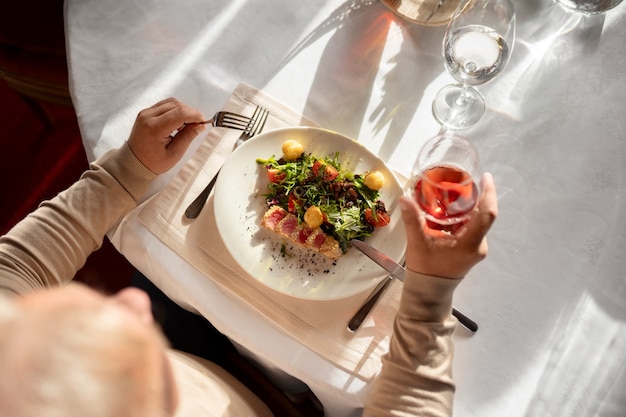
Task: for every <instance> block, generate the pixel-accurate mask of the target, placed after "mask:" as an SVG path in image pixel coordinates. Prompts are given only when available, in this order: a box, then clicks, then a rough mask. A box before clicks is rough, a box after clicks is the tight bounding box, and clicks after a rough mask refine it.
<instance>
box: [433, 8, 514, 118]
mask: <svg viewBox="0 0 626 417" xmlns="http://www.w3.org/2000/svg"><path fill="white" fill-rule="evenodd" d="M514 42H515V6H514V4H513V2H512V1H511V0H465V1H464V2H463V3H461V4H460V5H459V7H458V9H457V11H456V13H455V15H454V17H453V18H452V20H451V21H450V23H449V24H448V28H447V30H446V34H445V36H444V40H443V51H442V54H443V57H444V62H445V66H446V69H447V70H448V72H449V73H450V74H451V75H452V76H453V77H454V79H455V80H457V81H458V82H459V84H454V85H448V86H446V87H444V88H442V89H441V90H439V92H438V93H437V96H436V97H435V100H434V101H433V114H434V116H435V118H436V119H437V120H438V121H439V122H440V123H441V124H442V125H444V126H445V127H447V128H449V129H465V128H468V127H470V126H472V125H474V124H475V123H476V122H478V120H480V118H481V117H482V115H483V113H484V112H485V101H484V99H483V97H482V95H481V94H480V93H479V92H478V91H477V90H476V89H474V88H473V86H477V85H481V84H484V83H486V82H488V81H490V80H491V79H493V78H494V77H495V76H496V75H497V74H499V73H500V72H501V71H502V70H503V69H504V67H505V66H506V64H507V62H508V60H509V56H510V54H511V49H512V47H513V43H514Z"/></svg>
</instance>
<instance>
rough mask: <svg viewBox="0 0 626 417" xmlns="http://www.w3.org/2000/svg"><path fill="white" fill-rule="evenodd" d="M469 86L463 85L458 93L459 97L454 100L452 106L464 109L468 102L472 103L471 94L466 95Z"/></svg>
mask: <svg viewBox="0 0 626 417" xmlns="http://www.w3.org/2000/svg"><path fill="white" fill-rule="evenodd" d="M470 88H471V87H470V86H469V85H467V84H463V88H462V90H461V92H460V93H459V96H458V97H457V98H456V99H455V100H454V104H456V105H457V106H458V107H465V106H466V105H467V104H468V103H469V102H470V101H472V96H471V94H468V92H469V91H470Z"/></svg>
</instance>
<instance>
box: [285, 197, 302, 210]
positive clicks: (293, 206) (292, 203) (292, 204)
mask: <svg viewBox="0 0 626 417" xmlns="http://www.w3.org/2000/svg"><path fill="white" fill-rule="evenodd" d="M301 205H302V200H300V199H299V198H298V197H296V196H294V195H293V194H289V199H288V200H287V211H288V212H289V213H291V214H296V213H297V211H298V207H299V206H301Z"/></svg>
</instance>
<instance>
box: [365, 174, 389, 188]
mask: <svg viewBox="0 0 626 417" xmlns="http://www.w3.org/2000/svg"><path fill="white" fill-rule="evenodd" d="M363 184H365V186H366V187H367V188H369V189H370V190H374V191H378V190H380V189H381V188H383V185H385V176H384V175H383V173H382V172H380V171H372V172H369V173H368V174H367V175H366V176H365V178H364V179H363Z"/></svg>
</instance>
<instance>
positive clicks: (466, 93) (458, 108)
mask: <svg viewBox="0 0 626 417" xmlns="http://www.w3.org/2000/svg"><path fill="white" fill-rule="evenodd" d="M484 113H485V100H484V99H483V96H482V95H481V94H480V93H479V92H478V91H476V90H475V89H474V88H471V87H464V86H463V85H460V84H455V85H448V86H446V87H443V88H442V89H441V90H439V92H438V93H437V96H436V97H435V99H434V100H433V115H434V116H435V119H437V121H438V122H439V123H441V124H442V125H443V126H445V127H446V128H448V129H453V130H460V129H467V128H468V127H471V126H473V125H475V124H476V123H477V122H478V121H479V120H480V118H481V117H482V116H483V114H484Z"/></svg>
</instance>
